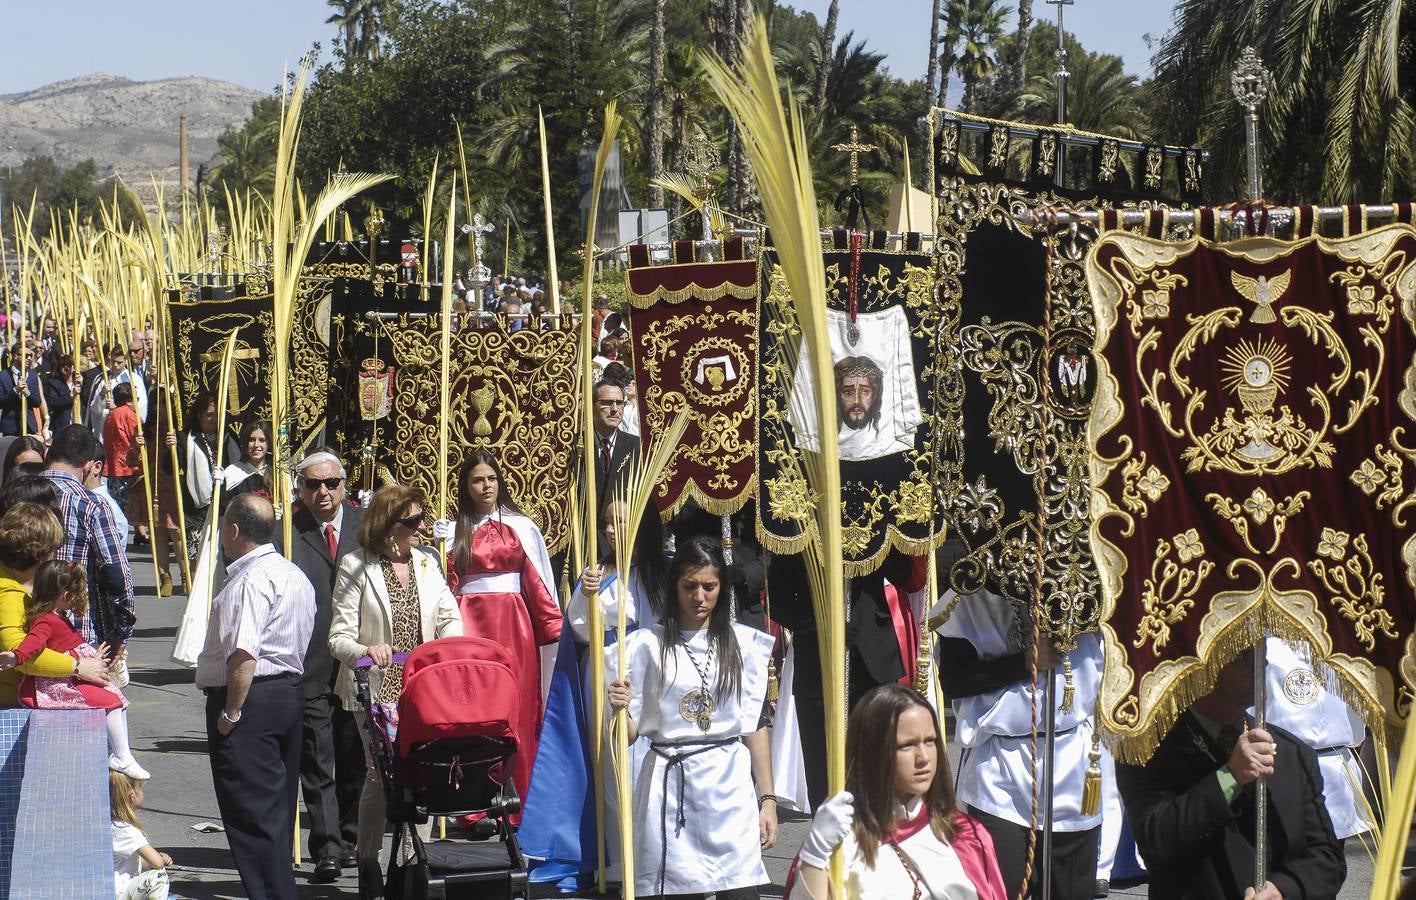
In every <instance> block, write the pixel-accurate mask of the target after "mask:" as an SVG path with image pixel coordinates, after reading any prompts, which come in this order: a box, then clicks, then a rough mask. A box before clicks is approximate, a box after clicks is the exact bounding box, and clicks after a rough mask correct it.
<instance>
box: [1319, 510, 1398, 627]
mask: <svg viewBox="0 0 1416 900" xmlns="http://www.w3.org/2000/svg"><path fill="white" fill-rule="evenodd" d="M1347 541H1348V534H1347V533H1346V532H1343V531H1336V530H1334V529H1332V528H1324V529H1323V533H1322V537H1321V538H1320V539H1319V541H1318V548H1317V554H1318V556H1319V557H1326V558H1327V559H1329V560H1331V562H1330V563H1328V562H1324V561H1323V560H1322V559H1321V558H1319V559H1314V560H1312V561H1311V562H1309V563H1308V568H1309V569H1311V570H1312V572H1313V574H1314V575H1316V576H1318V579H1319V580H1321V581H1322V583H1323V585H1324V586H1325V587H1326V588H1327V589H1328V590H1329V591H1332V592H1333V595H1332V596H1331V597H1329V598H1328V602H1329V603H1331V604H1332V605H1333V606H1334V607H1335V608H1336V609H1337V611H1338V612H1339V613H1341V614H1342V616H1343V618H1345V619H1347V620H1348V621H1349V622H1351V623H1352V628H1353V630H1354V631H1355V632H1356V634H1357V640H1359V641H1361V642H1362V646H1363V647H1365V648H1367V650H1369V651H1370V650H1373V649H1375V648H1376V646H1377V633H1378V632H1380V633H1381V634H1383V635H1385V636H1387V637H1389V638H1391V639H1393V640H1395V639H1396V630H1395V628H1396V622H1395V620H1393V619H1392V616H1391V613H1389V612H1387V611H1386V610H1385V609H1383V608H1382V604H1383V602H1384V601H1385V600H1386V588H1385V587H1384V586H1383V585H1382V574H1381V573H1380V572H1378V571H1376V565H1375V564H1374V563H1373V562H1372V555H1371V553H1370V552H1368V547H1367V536H1366V535H1365V534H1359V535H1357V537H1356V538H1355V539H1353V540H1352V547H1351V549H1352V553H1351V555H1348V544H1347Z"/></svg>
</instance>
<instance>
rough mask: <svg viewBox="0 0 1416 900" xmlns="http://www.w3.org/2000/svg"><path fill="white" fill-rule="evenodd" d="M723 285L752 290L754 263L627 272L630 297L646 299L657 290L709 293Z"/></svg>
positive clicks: (755, 283) (755, 272)
mask: <svg viewBox="0 0 1416 900" xmlns="http://www.w3.org/2000/svg"><path fill="white" fill-rule="evenodd" d="M700 280H701V283H700ZM723 285H734V286H736V287H738V288H740V289H743V290H747V289H751V290H754V291H755V290H756V287H757V262H756V261H755V260H739V261H737V262H731V263H696V264H693V265H682V266H680V265H674V266H648V265H646V266H642V267H640V268H633V269H630V270H629V292H630V294H632V295H640V296H645V295H649V294H652V293H653V292H654V291H656V290H660V289H662V290H666V291H672V292H681V291H685V290H690V289H697V290H699V291H703V292H705V293H712V292H715V291H716V290H717V289H718V288H720V287H721V286H723Z"/></svg>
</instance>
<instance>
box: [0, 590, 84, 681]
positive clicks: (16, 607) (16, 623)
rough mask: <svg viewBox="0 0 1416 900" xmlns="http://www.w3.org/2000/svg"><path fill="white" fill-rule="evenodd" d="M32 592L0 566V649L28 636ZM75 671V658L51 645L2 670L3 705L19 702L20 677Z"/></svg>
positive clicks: (8, 648)
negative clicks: (28, 605) (28, 602)
mask: <svg viewBox="0 0 1416 900" xmlns="http://www.w3.org/2000/svg"><path fill="white" fill-rule="evenodd" d="M28 598H29V592H28V591H26V590H25V589H24V588H23V587H21V586H20V583H19V582H18V581H16V580H15V579H14V578H13V577H11V575H10V573H9V572H6V571H5V570H4V569H0V650H14V649H15V648H16V647H18V646H19V645H20V641H23V640H24V639H25V600H26V599H28ZM73 672H74V658H73V657H72V656H70V655H69V654H67V653H59V652H58V651H56V650H50V649H48V648H46V649H44V650H41V651H39V654H38V655H37V656H35V658H34V659H32V660H30V661H29V662H27V663H25V664H24V665H23V666H19V667H18V668H14V669H7V670H5V671H4V672H0V707H3V706H17V705H18V704H19V702H20V680H21V679H22V678H23V677H24V676H26V675H39V676H41V677H44V678H63V677H64V676H66V675H72V674H73Z"/></svg>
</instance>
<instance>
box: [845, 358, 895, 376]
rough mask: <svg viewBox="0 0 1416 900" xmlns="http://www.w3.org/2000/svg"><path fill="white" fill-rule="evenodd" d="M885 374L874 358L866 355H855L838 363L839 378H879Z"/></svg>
mask: <svg viewBox="0 0 1416 900" xmlns="http://www.w3.org/2000/svg"><path fill="white" fill-rule="evenodd" d="M883 374H885V373H884V372H882V371H880V367H879V366H877V365H876V364H875V362H874V361H873V360H871V359H870V358H869V357H866V356H853V357H848V358H846V359H843V360H841V361H840V362H838V363H836V377H837V378H859V377H861V376H864V377H866V378H879V377H880V376H882V375H883Z"/></svg>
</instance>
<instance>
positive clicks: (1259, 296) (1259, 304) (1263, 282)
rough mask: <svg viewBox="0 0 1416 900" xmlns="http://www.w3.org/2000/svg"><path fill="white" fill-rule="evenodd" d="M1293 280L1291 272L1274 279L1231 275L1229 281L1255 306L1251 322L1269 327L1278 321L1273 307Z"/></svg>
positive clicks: (1232, 273)
mask: <svg viewBox="0 0 1416 900" xmlns="http://www.w3.org/2000/svg"><path fill="white" fill-rule="evenodd" d="M1292 279H1293V273H1292V272H1291V271H1289V272H1284V273H1283V274H1282V275H1275V276H1274V277H1273V278H1268V277H1266V276H1264V275H1260V276H1259V277H1258V278H1249V277H1248V276H1246V275H1240V274H1239V273H1238V272H1230V273H1229V280H1230V281H1232V282H1233V283H1234V290H1236V291H1238V292H1239V295H1240V296H1241V297H1243V298H1244V299H1245V300H1248V301H1249V302H1250V303H1253V304H1254V309H1253V312H1251V313H1249V321H1250V322H1253V323H1255V324H1257V325H1268V324H1269V323H1271V322H1277V321H1278V317H1277V316H1275V315H1274V314H1273V305H1274V304H1275V303H1277V302H1278V300H1279V298H1280V297H1282V296H1283V294H1284V292H1286V291H1287V290H1288V284H1289V282H1290V281H1291V280H1292Z"/></svg>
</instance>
